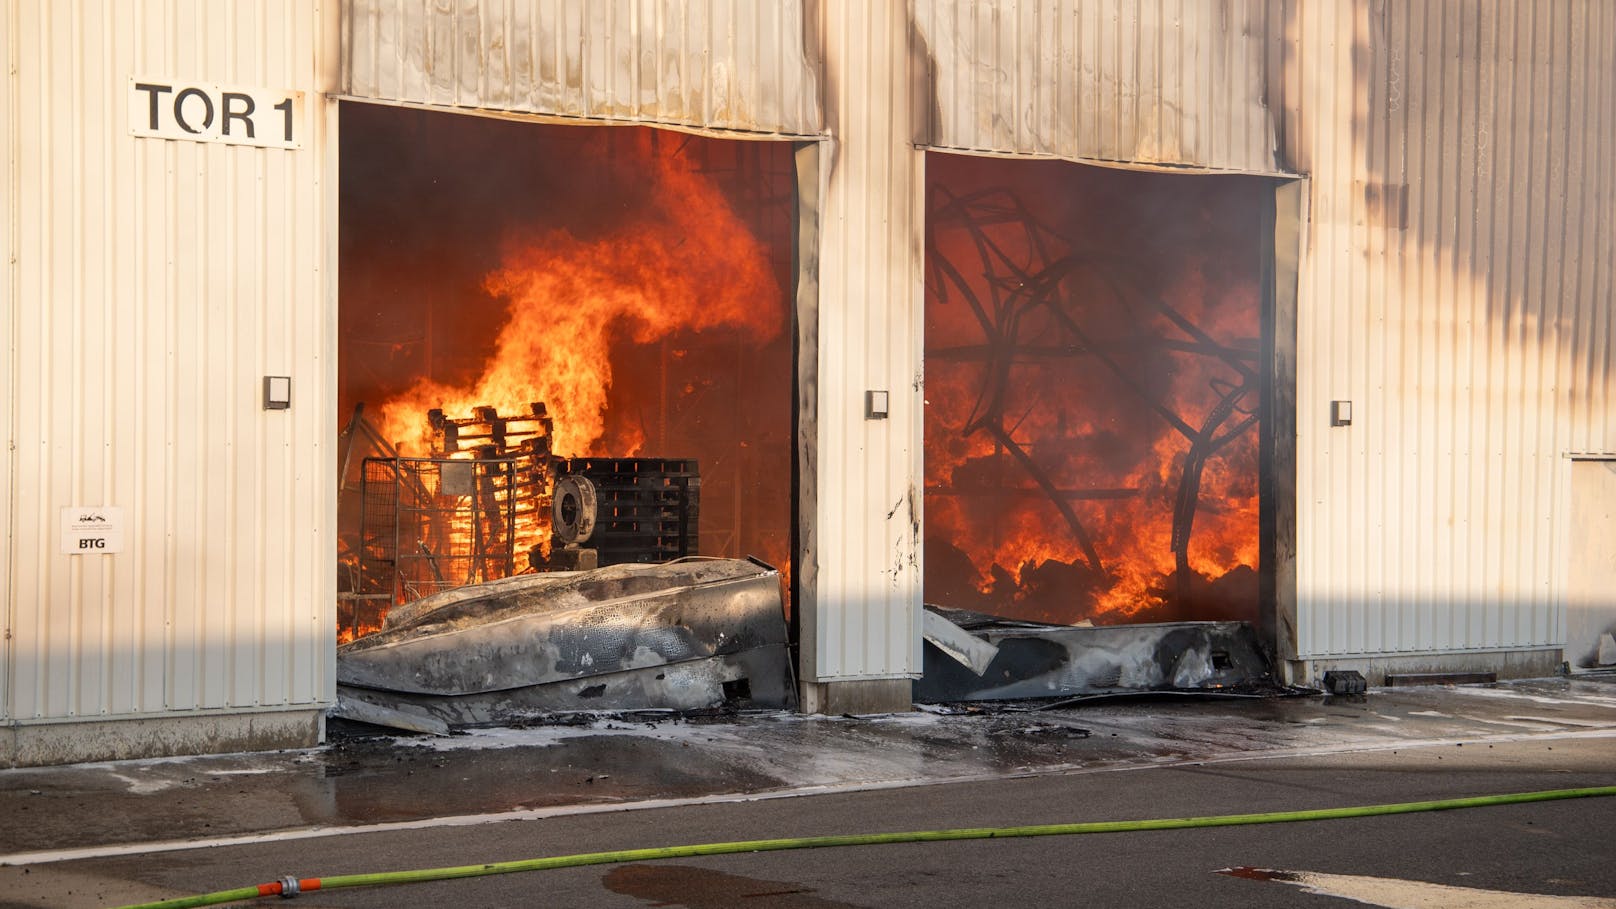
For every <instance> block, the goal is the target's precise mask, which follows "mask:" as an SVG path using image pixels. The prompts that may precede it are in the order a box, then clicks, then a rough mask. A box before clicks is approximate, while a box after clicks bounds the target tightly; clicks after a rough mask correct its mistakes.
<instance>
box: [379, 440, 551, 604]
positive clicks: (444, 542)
mask: <svg viewBox="0 0 1616 909" xmlns="http://www.w3.org/2000/svg"><path fill="white" fill-rule="evenodd" d="M539 472H540V468H539V467H538V466H537V465H535V464H534V463H533V460H532V459H531V458H523V457H517V458H366V459H365V464H364V480H363V501H362V504H361V513H360V527H361V540H360V559H359V574H360V586H361V590H362V591H363V592H365V593H386V594H389V595H391V598H392V602H394V603H404V602H409V601H410V600H415V599H419V598H420V597H423V596H428V595H430V594H433V593H436V592H438V591H440V590H446V589H449V588H452V587H461V586H464V585H466V584H476V583H480V582H483V581H491V580H495V579H497V578H504V577H509V576H510V575H512V574H514V573H515V572H516V570H517V566H518V565H526V563H527V558H526V556H527V552H526V550H527V548H531V546H532V545H534V543H535V542H536V541H529V540H526V539H524V536H525V535H526V534H524V533H523V531H524V530H527V529H528V527H529V525H534V526H536V524H537V516H536V511H537V509H536V505H535V499H536V498H537V497H536V496H535V494H534V492H535V487H536V486H537V485H538V484H539V483H540V482H541V481H542V479H543V478H541V477H539V476H538V473H539Z"/></svg>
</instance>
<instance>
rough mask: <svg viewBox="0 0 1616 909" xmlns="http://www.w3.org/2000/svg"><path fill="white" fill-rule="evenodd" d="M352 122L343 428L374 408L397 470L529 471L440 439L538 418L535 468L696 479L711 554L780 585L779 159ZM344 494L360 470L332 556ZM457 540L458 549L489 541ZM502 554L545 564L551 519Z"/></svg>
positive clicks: (686, 144) (346, 187)
mask: <svg viewBox="0 0 1616 909" xmlns="http://www.w3.org/2000/svg"><path fill="white" fill-rule="evenodd" d="M343 115H344V122H343V132H344V151H343V154H344V163H343V168H344V169H343V178H342V189H343V194H344V197H343V215H344V221H343V241H342V263H341V265H342V297H343V308H342V321H343V326H342V328H343V332H342V336H341V344H342V359H341V361H340V364H339V366H340V370H341V377H340V384H341V386H342V401H341V406H342V407H343V409H344V413H345V414H346V413H349V412H353V411H354V410H355V408H358V407H360V406H361V405H363V414H364V416H365V417H366V418H367V419H368V420H369V422H370V424H371V425H374V427H375V428H376V435H378V436H379V437H380V439H381V440H382V441H383V443H384V447H390V448H392V449H393V450H396V452H397V453H398V454H399V455H402V456H405V457H436V458H442V457H447V458H452V459H467V460H477V459H486V458H507V457H516V458H518V459H520V458H522V457H525V456H526V455H524V454H523V452H521V451H519V450H517V449H516V448H515V447H511V448H503V447H499V446H488V445H483V446H481V448H480V450H474V447H463V448H462V449H460V450H458V451H456V450H452V448H451V449H450V450H446V449H445V446H444V439H443V436H442V432H441V424H442V423H443V421H444V420H445V419H446V420H448V421H456V420H459V421H469V422H472V423H476V424H477V425H479V426H480V425H482V423H481V422H478V421H481V420H482V419H483V416H487V417H489V418H490V419H492V418H494V417H498V418H499V419H501V420H504V419H507V418H523V417H524V416H525V415H528V414H530V413H531V410H530V408H532V407H533V405H535V404H542V406H543V408H544V410H545V420H544V421H543V422H544V429H543V431H542V432H541V433H540V435H541V436H542V437H543V441H544V445H543V448H544V451H543V453H542V454H541V455H537V456H535V458H534V459H533V460H535V462H541V461H544V460H545V459H546V458H549V457H551V456H554V457H557V458H567V457H581V456H601V457H610V458H625V457H633V456H647V457H652V458H690V459H694V460H695V461H696V462H698V463H699V465H700V470H701V475H702V479H703V481H704V482H703V489H702V499H703V504H702V508H701V511H700V514H701V518H700V519H701V522H702V525H703V526H702V531H701V534H700V538H701V540H702V550H701V551H703V552H704V553H705V552H710V553H711V554H714V555H727V556H745V555H757V556H759V557H761V558H764V559H766V560H769V561H771V562H773V563H775V564H777V565H780V566H781V567H782V569H785V568H787V567H788V566H787V565H786V564H785V563H787V562H788V559H789V539H790V529H789V516H790V508H789V494H790V490H789V487H788V486H787V485H786V484H785V483H784V482H782V481H781V479H780V478H781V477H785V476H789V464H790V461H789V458H790V457H791V451H792V447H791V443H790V426H791V416H790V406H791V396H790V384H791V372H792V366H791V353H790V339H789V336H788V334H787V333H786V332H785V328H786V327H787V325H789V319H788V312H789V310H788V306H787V298H786V294H785V291H784V289H783V288H785V287H787V286H789V274H788V270H789V267H790V230H791V223H792V218H791V215H792V207H791V195H790V187H791V185H792V180H793V178H792V176H791V172H790V149H789V148H788V147H785V146H779V147H774V146H761V145H759V146H751V145H748V146H747V147H745V148H744V149H742V148H741V147H740V146H741V145H742V144H741V143H724V142H719V141H716V140H707V139H697V138H693V137H685V136H669V135H668V134H660V133H656V132H655V131H653V130H649V129H615V128H614V129H580V128H571V129H569V128H562V127H548V126H537V125H533V124H514V123H501V122H497V121H487V120H480V119H477V118H466V117H453V116H445V115H437V114H425V113H421V112H408V111H386V110H373V109H368V108H363V107H362V106H361V107H354V106H345V108H344V114H343ZM434 411H439V412H441V414H442V416H441V417H439V418H438V421H437V422H438V424H439V425H438V426H436V427H435V426H434V421H433V417H432V414H433V413H434ZM490 425H492V424H490ZM513 425H514V424H513ZM523 425H524V426H526V424H523ZM535 425H537V424H535ZM528 428H531V427H528ZM535 469H537V470H538V472H539V473H540V474H542V466H541V467H539V468H535V467H534V466H533V465H532V464H529V463H528V462H526V461H523V462H521V463H519V464H518V465H517V468H516V470H517V475H518V476H525V475H526V474H524V473H523V471H529V472H532V471H533V470H535ZM479 476H481V475H479ZM357 477H358V468H357V466H350V469H349V474H348V479H347V480H346V481H345V493H344V499H343V504H342V505H341V506H339V510H340V511H341V512H342V515H341V516H342V518H343V520H342V524H343V532H344V543H343V546H344V548H343V552H346V553H348V556H344V557H342V558H354V557H355V556H356V553H357V552H358V549H359V548H360V547H359V546H358V545H357V543H356V542H355V541H356V540H357V539H358V537H359V529H358V517H357V514H356V512H357V511H358V509H359V506H358V498H359V497H358V493H357V488H356V486H357V479H356V478H357ZM539 481H540V482H541V483H542V482H546V480H545V478H544V477H542V476H540V478H539ZM434 482H435V481H434ZM491 482H492V481H491ZM498 482H503V481H498ZM523 501H524V503H526V499H524V500H523ZM548 501H549V500H548V498H545V499H544V500H543V502H542V505H543V507H544V508H545V509H547V508H548ZM535 518H537V520H535ZM476 520H477V521H480V520H481V517H480V516H479V517H477V518H476ZM455 521H456V523H455V524H454V525H453V526H454V530H455V532H456V533H458V534H459V535H460V536H471V535H473V527H474V526H481V525H478V524H475V522H474V521H473V520H472V519H467V518H460V517H457V518H456V519H455ZM479 532H481V531H479ZM483 533H484V535H485V536H486V532H483ZM514 536H515V537H516V538H517V539H516V548H520V549H522V550H524V551H525V550H527V549H532V548H537V549H539V550H540V552H541V554H542V553H548V552H549V549H550V545H549V544H550V540H549V528H548V519H547V517H545V516H544V515H537V514H536V512H535V511H534V510H533V509H532V507H531V506H530V505H528V504H524V505H522V506H521V507H520V508H519V509H518V511H517V519H516V527H515V530H514ZM457 539H458V538H457ZM401 545H405V544H401ZM411 545H413V544H411ZM445 548H448V549H459V548H461V547H458V546H457V545H453V544H451V545H448V546H446V547H445ZM511 570H514V571H521V570H527V565H526V560H525V559H523V558H517V559H516V560H514V561H513V562H512V568H511ZM383 611H384V610H383ZM379 618H380V615H379V614H378V615H377V616H376V619H377V620H379ZM365 624H367V625H368V623H365ZM366 630H368V627H367V628H362V629H359V631H360V633H363V631H366ZM350 633H351V632H350Z"/></svg>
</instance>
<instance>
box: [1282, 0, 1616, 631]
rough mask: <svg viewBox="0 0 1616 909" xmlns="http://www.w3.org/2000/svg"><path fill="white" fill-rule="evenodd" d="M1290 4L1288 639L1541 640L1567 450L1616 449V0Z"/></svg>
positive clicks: (1558, 595) (1564, 509)
mask: <svg viewBox="0 0 1616 909" xmlns="http://www.w3.org/2000/svg"><path fill="white" fill-rule="evenodd" d="M1282 12H1283V13H1284V15H1286V16H1287V18H1288V19H1289V20H1290V21H1289V23H1288V26H1287V27H1288V30H1289V31H1290V32H1291V33H1292V34H1293V35H1294V40H1295V42H1296V48H1297V50H1296V54H1295V64H1294V67H1295V68H1294V70H1293V72H1292V73H1290V74H1288V78H1291V79H1294V80H1295V82H1294V85H1293V86H1292V87H1293V88H1294V89H1295V90H1296V94H1295V103H1296V105H1297V110H1296V111H1295V115H1296V117H1295V119H1296V122H1295V124H1294V125H1295V132H1294V134H1293V135H1292V136H1290V137H1289V141H1290V142H1291V145H1292V147H1291V154H1292V159H1293V160H1295V161H1296V162H1297V163H1298V166H1299V167H1300V169H1302V170H1305V171H1307V172H1308V173H1310V174H1311V175H1312V218H1311V223H1309V224H1308V225H1307V227H1306V228H1305V230H1304V245H1305V248H1304V251H1303V261H1302V269H1301V304H1300V310H1301V311H1300V313H1299V316H1300V318H1299V327H1298V333H1299V338H1298V352H1297V362H1298V370H1297V371H1298V375H1297V411H1298V412H1297V425H1298V432H1299V435H1300V439H1299V449H1298V478H1297V489H1298V500H1299V501H1298V544H1299V551H1298V555H1297V558H1298V570H1299V580H1298V588H1299V589H1298V596H1299V610H1298V622H1299V629H1298V632H1299V639H1298V642H1297V643H1298V649H1299V652H1300V655H1301V656H1304V657H1306V656H1322V655H1335V654H1365V653H1371V654H1378V653H1398V652H1409V651H1416V652H1417V651H1430V650H1457V649H1484V648H1509V647H1529V646H1534V645H1556V644H1558V643H1560V642H1561V641H1562V640H1563V639H1564V628H1563V624H1564V604H1563V591H1562V590H1561V589H1560V585H1561V583H1562V579H1563V578H1564V576H1565V564H1564V559H1565V553H1566V549H1565V546H1564V539H1563V534H1564V532H1565V522H1566V518H1567V514H1568V503H1567V499H1566V496H1567V494H1568V489H1569V487H1568V483H1569V476H1570V468H1571V465H1570V463H1569V461H1568V460H1567V459H1566V458H1565V457H1564V454H1565V453H1566V452H1567V451H1571V450H1578V451H1593V450H1602V451H1610V450H1612V449H1616V375H1613V371H1612V353H1611V350H1612V343H1613V341H1616V333H1613V329H1612V311H1613V309H1616V293H1613V286H1616V285H1613V275H1612V269H1613V264H1616V239H1613V238H1616V233H1613V232H1612V231H1611V229H1610V225H1611V223H1612V218H1613V216H1616V158H1612V156H1611V155H1610V149H1611V147H1612V146H1613V145H1616V75H1613V74H1616V5H1612V4H1610V3H1608V2H1605V0H1574V2H1568V0H1534V2H1514V0H1488V2H1464V3H1460V2H1443V3H1424V2H1416V0H1399V2H1369V0H1360V2H1354V3H1345V2H1341V3H1326V4H1318V3H1297V4H1294V5H1287V6H1286V7H1285V8H1284V10H1283V11H1282ZM1334 399H1350V400H1352V401H1353V402H1354V403H1355V405H1356V406H1355V408H1354V422H1353V425H1352V426H1351V427H1341V428H1334V429H1332V428H1330V425H1329V423H1330V421H1329V413H1328V408H1329V402H1330V401H1331V400H1334Z"/></svg>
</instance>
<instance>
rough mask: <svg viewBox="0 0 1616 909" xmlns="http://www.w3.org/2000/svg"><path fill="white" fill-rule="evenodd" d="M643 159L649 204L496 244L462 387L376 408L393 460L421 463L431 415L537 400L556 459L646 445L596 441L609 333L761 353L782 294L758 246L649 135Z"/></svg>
mask: <svg viewBox="0 0 1616 909" xmlns="http://www.w3.org/2000/svg"><path fill="white" fill-rule="evenodd" d="M642 153H643V155H644V158H643V162H642V166H644V167H645V168H648V169H650V170H651V172H652V173H654V174H655V175H656V179H655V180H654V181H653V182H652V184H651V186H652V192H651V196H650V198H649V199H647V200H646V201H647V203H648V204H647V205H646V206H645V207H644V208H643V209H641V210H640V211H638V212H636V213H634V215H632V216H631V217H630V218H628V219H626V220H625V221H624V222H622V223H620V224H618V225H617V226H616V227H615V228H614V229H612V230H611V231H610V232H608V233H606V234H605V235H603V236H595V237H588V238H584V237H579V236H576V235H575V234H573V233H572V232H571V231H569V230H567V229H566V228H551V229H548V230H542V231H536V232H535V231H523V232H519V233H517V234H516V235H514V236H512V237H510V238H509V239H508V240H507V241H506V243H505V248H504V254H503V257H502V260H501V262H500V265H499V267H498V268H497V269H496V270H494V271H492V272H490V273H489V274H488V276H487V277H486V278H485V279H484V282H483V288H484V290H486V291H487V293H488V294H490V295H491V296H494V297H496V298H499V299H501V300H503V301H505V302H506V304H507V308H506V318H505V324H504V326H503V327H502V328H501V329H500V330H499V332H498V340H497V341H496V342H495V345H494V352H493V356H491V357H490V358H489V360H488V361H487V363H486V364H485V365H484V367H483V370H482V373H481V375H479V376H477V377H476V378H475V379H473V380H472V381H470V382H468V383H461V384H456V385H450V384H446V383H444V382H440V381H435V380H432V379H429V378H423V379H421V380H419V381H418V382H417V383H416V384H415V385H414V386H413V387H411V388H410V389H408V390H407V391H405V392H404V393H402V394H400V395H398V396H396V397H393V398H392V399H390V400H388V401H387V402H386V403H385V404H384V405H383V407H382V419H381V424H382V427H383V432H384V433H385V434H386V436H387V437H388V438H389V439H392V440H395V442H396V444H397V445H398V446H399V450H400V451H401V452H403V453H406V454H410V453H425V451H426V448H425V446H428V445H429V444H430V440H431V427H430V426H429V425H428V423H427V419H426V414H427V412H428V410H430V409H432V408H441V409H443V411H444V412H445V413H448V414H452V415H462V416H463V415H467V414H470V413H471V411H472V409H473V408H475V407H478V406H483V405H487V406H492V407H494V408H496V409H498V410H500V411H501V412H520V411H521V410H523V409H525V408H526V407H527V405H528V403H529V402H534V401H542V402H544V404H545V405H546V406H547V407H548V408H549V410H550V414H551V416H552V418H553V419H554V420H555V438H554V441H553V443H552V444H553V446H554V450H555V453H556V454H558V455H561V456H564V457H571V456H575V455H586V454H599V455H604V454H611V455H618V456H627V455H633V454H637V453H639V451H640V448H641V446H642V445H643V444H644V441H645V439H644V436H643V433H642V432H640V431H639V430H638V429H637V428H635V427H633V426H631V425H625V426H624V427H623V428H622V429H620V430H619V431H618V432H617V433H616V434H615V435H614V437H613V438H610V439H607V438H606V437H605V435H606V433H605V428H606V420H605V415H606V411H607V408H608V401H609V396H610V392H611V389H612V383H613V375H614V369H613V363H612V358H611V349H612V342H613V339H614V337H613V336H614V335H615V334H618V333H621V334H623V335H626V336H627V337H628V338H630V339H632V341H633V342H634V343H636V344H650V343H653V342H658V341H662V340H664V339H666V338H668V337H669V336H671V335H673V334H674V333H675V332H700V331H704V330H708V329H713V328H719V327H724V328H734V329H738V330H740V331H741V332H743V333H744V335H745V336H746V337H747V339H748V340H749V341H752V342H755V343H760V344H761V343H766V342H768V341H771V340H773V339H774V337H775V336H776V335H777V334H778V333H779V331H780V329H781V327H782V325H783V321H784V320H783V317H782V316H783V313H782V310H781V303H782V296H781V293H780V287H779V284H778V282H777V281H776V280H775V276H774V275H773V274H772V273H771V272H770V269H769V259H768V255H767V253H766V251H765V250H764V249H763V247H762V244H761V243H760V242H759V240H758V239H757V238H756V237H755V236H753V235H752V233H751V232H750V231H749V230H748V229H747V228H746V226H745V225H744V224H742V223H741V220H740V218H739V216H738V215H737V214H736V212H735V210H734V209H733V207H731V205H730V204H729V201H728V200H727V199H725V198H724V197H723V195H722V194H721V193H720V192H719V190H718V187H717V186H716V185H715V184H714V182H713V181H712V180H711V179H710V178H708V177H705V176H703V175H701V174H698V173H696V172H694V170H693V169H692V164H691V162H690V161H689V160H688V159H685V158H675V157H671V156H652V155H651V154H650V147H649V140H648V139H647V140H645V144H644V146H643V148H642Z"/></svg>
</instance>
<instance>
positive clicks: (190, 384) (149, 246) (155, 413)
mask: <svg viewBox="0 0 1616 909" xmlns="http://www.w3.org/2000/svg"><path fill="white" fill-rule="evenodd" d="M3 9H4V14H5V18H6V21H7V22H8V27H9V28H10V29H14V31H13V32H12V34H11V35H10V38H11V40H12V44H13V46H14V47H15V52H16V54H17V58H18V59H17V70H16V74H15V76H14V77H13V78H12V80H11V82H10V85H11V86H12V93H11V97H10V101H9V103H8V105H7V110H6V112H5V115H4V116H5V117H6V118H7V119H8V120H10V121H11V123H12V127H13V129H15V130H16V131H15V133H13V134H12V136H11V138H12V139H13V140H14V141H15V142H16V143H17V149H18V156H19V157H18V161H17V167H16V170H15V171H14V172H13V174H12V179H14V180H16V184H15V186H16V190H17V195H16V196H15V197H14V198H13V199H10V200H8V201H9V202H10V203H11V204H9V205H8V208H7V212H8V217H9V218H12V219H15V223H14V224H13V228H14V229H15V232H16V233H15V236H14V237H13V238H12V241H11V245H12V248H13V249H15V251H16V255H17V264H16V265H15V266H14V271H8V276H9V277H10V278H11V280H12V282H13V283H12V285H11V286H12V288H13V292H14V293H15V296H14V297H13V296H8V297H7V298H6V299H5V301H4V302H5V303H6V304H7V305H6V310H5V312H6V316H7V321H8V323H10V324H11V325H12V326H13V331H15V332H16V335H15V340H16V341H17V343H16V344H15V347H14V348H13V351H12V353H13V355H12V356H8V358H7V364H6V369H7V371H8V372H9V373H10V375H11V379H10V381H11V382H13V383H15V384H14V386H13V387H12V388H10V389H9V390H10V391H12V392H14V395H8V396H7V397H8V400H9V399H12V398H13V397H14V409H13V410H12V411H11V412H10V413H9V414H8V415H7V420H6V429H7V436H8V438H9V439H10V440H13V441H14V442H15V444H16V451H15V452H14V454H13V456H12V458H11V459H10V461H9V463H8V467H9V468H10V470H9V473H10V474H11V478H12V481H13V482H14V484H15V485H14V487H13V502H12V504H13V508H14V512H13V513H12V518H11V520H13V521H14V522H15V526H16V527H17V528H19V530H18V532H16V533H15V534H14V535H13V537H12V539H11V540H10V541H9V545H8V547H7V559H8V561H9V563H10V566H11V574H10V577H9V583H8V586H7V587H6V605H7V610H8V613H9V616H10V623H9V628H10V631H11V635H12V641H11V647H12V650H11V654H12V661H11V664H10V666H9V670H10V675H11V678H10V690H9V703H10V708H11V714H12V717H13V718H14V719H15V720H17V721H20V722H25V723H26V722H29V721H32V720H51V719H66V718H73V719H97V718H110V717H122V716H137V715H151V714H158V713H163V712H170V711H194V710H198V709H208V708H221V709H224V708H228V709H233V710H251V709H254V708H271V707H277V706H282V707H284V706H288V705H304V706H310V705H316V704H318V703H319V702H321V701H322V700H324V699H327V698H329V697H330V696H331V694H332V691H333V689H332V684H333V683H332V678H331V668H332V661H333V650H332V648H333V646H334V641H333V637H334V635H333V629H334V627H335V625H334V622H335V618H334V615H333V601H334V596H335V592H334V580H333V577H332V572H331V553H332V547H333V545H334V543H333V539H332V537H331V530H332V528H333V526H334V505H333V501H334V492H333V490H334V485H333V484H334V478H333V476H332V474H333V466H332V460H333V456H332V453H331V451H330V447H329V443H330V438H331V435H332V432H333V429H332V428H333V426H334V425H335V418H334V414H333V410H334V405H333V403H332V400H333V391H332V387H333V383H332V372H333V369H332V367H333V363H332V358H331V355H330V351H332V350H334V344H333V343H332V335H331V332H332V330H333V319H332V313H333V312H334V309H333V308H332V306H331V302H332V300H331V297H330V294H331V293H332V291H331V287H332V286H333V285H334V282H332V281H330V280H329V274H328V270H329V268H330V263H331V260H330V258H329V253H330V250H329V249H328V247H330V246H331V245H332V244H330V243H328V240H327V236H328V231H329V230H330V229H333V228H334V223H333V221H332V212H331V209H330V208H329V207H328V202H327V196H326V193H327V192H328V190H329V189H330V187H328V186H325V185H323V184H322V181H323V179H324V177H325V174H326V173H327V170H326V167H327V160H326V150H327V145H328V142H327V139H328V136H329V133H328V121H327V120H326V119H325V110H324V107H325V105H324V103H323V102H322V99H321V96H320V95H318V94H316V93H317V92H319V91H322V90H329V89H331V88H333V87H334V85H332V84H328V83H334V74H335V67H334V60H333V61H332V64H333V65H332V66H331V73H330V76H329V77H327V75H326V74H324V73H322V72H321V71H320V70H319V68H318V61H320V60H321V59H323V58H329V56H330V54H329V51H330V50H331V49H334V46H335V41H334V37H335V35H334V31H335V24H336V23H335V18H334V17H331V18H330V20H329V22H328V23H327V22H323V21H322V20H321V19H320V15H321V14H320V13H319V11H318V10H317V8H316V5H315V4H313V3H308V2H301V0H281V2H263V3H254V4H220V3H213V2H211V0H167V2H159V0H140V2H93V0H79V2H67V0H62V2H53V3H34V2H29V0H8V2H6V3H5V4H4V7H3ZM326 34H330V35H331V36H332V40H331V41H330V44H331V47H330V48H327V47H323V46H322V45H321V43H320V42H321V40H322V37H323V35H326ZM132 76H134V77H142V78H172V79H180V80H193V81H200V82H218V83H224V84H228V85H237V86H256V87H264V88H269V89H277V90H279V89H292V90H301V91H303V92H306V93H308V94H307V96H306V98H305V102H304V103H305V109H304V116H305V120H304V122H303V124H302V126H303V127H304V128H305V129H306V131H307V135H308V139H307V141H306V142H305V144H304V145H303V147H302V148H301V149H299V150H296V151H287V150H281V149H263V148H249V147H245V146H229V145H221V144H201V143H194V142H174V141H165V140H159V139H142V138H134V137H132V136H131V135H130V132H129V129H130V126H129V117H130V111H129V105H130V102H129V95H130V85H129V80H130V78H131V77H132ZM8 147H9V144H8ZM332 173H334V171H332ZM266 374H278V375H290V376H292V381H293V392H294V400H293V405H292V409H291V410H289V411H282V412H266V411H263V410H262V409H260V388H261V377H262V376H264V375H266ZM99 505H117V506H121V507H122V508H123V509H124V513H125V516H126V521H127V527H126V531H125V549H124V551H123V552H120V553H118V554H115V555H71V556H70V555H64V554H62V553H61V552H60V550H59V548H58V538H57V534H58V531H59V523H58V510H59V509H61V508H63V507H65V506H99Z"/></svg>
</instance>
